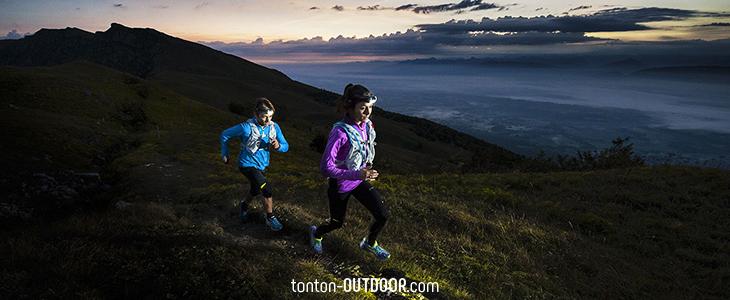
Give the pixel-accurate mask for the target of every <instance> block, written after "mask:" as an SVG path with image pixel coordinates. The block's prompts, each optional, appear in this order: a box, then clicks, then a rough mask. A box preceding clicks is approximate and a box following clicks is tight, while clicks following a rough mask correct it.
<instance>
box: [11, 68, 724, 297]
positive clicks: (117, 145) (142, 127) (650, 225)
mask: <svg viewBox="0 0 730 300" xmlns="http://www.w3.org/2000/svg"><path fill="white" fill-rule="evenodd" d="M219 80H220V79H217V80H215V81H211V82H219ZM193 81H195V80H193ZM190 84H192V82H191V83H190ZM181 86H182V85H181ZM200 86H201V87H195V88H191V90H190V91H187V92H178V89H176V88H172V87H171V86H170V85H169V84H168V83H165V82H161V80H157V79H150V80H147V79H143V78H140V77H136V76H133V75H129V74H126V73H121V72H119V71H115V70H112V69H109V68H106V67H102V66H99V65H97V64H93V63H83V62H80V63H71V64H65V65H60V66H54V67H32V68H29V67H1V68H0V122H2V126H3V131H4V137H5V138H4V139H3V140H4V141H6V142H4V143H2V146H0V147H1V148H0V154H2V155H3V161H2V170H3V171H2V173H0V175H2V176H1V177H0V185H2V187H3V190H5V191H7V196H6V197H5V198H4V199H3V200H1V201H0V220H1V222H0V225H2V228H3V230H2V231H1V232H0V265H2V266H3V268H2V269H0V297H1V298H3V299H15V298H55V297H59V298H67V297H73V298H133V297H145V298H148V297H149V298H260V299H278V298H285V299H286V298H298V297H305V298H309V297H323V298H337V299H343V298H344V299H356V298H366V299H367V298H370V299H374V298H376V297H390V298H398V297H401V296H407V297H411V298H418V297H426V298H434V299H436V298H464V299H484V298H496V299H504V298H667V297H668V298H716V299H725V298H728V297H730V290H729V289H728V286H730V285H728V280H730V268H728V267H729V266H728V264H729V263H730V258H729V257H728V253H730V251H728V250H729V249H728V241H730V233H728V230H727V228H730V226H728V225H730V224H728V222H730V221H728V220H730V176H728V175H730V174H728V172H727V171H720V170H712V169H697V168H686V167H644V168H633V169H619V170H607V171H595V172H561V173H540V174H533V173H507V174H459V173H453V172H451V173H442V174H429V173H420V172H419V173H416V172H408V168H411V167H409V166H412V163H411V161H412V160H414V159H420V157H416V158H408V159H406V158H403V160H405V162H401V158H402V157H405V156H412V155H415V154H412V153H405V154H400V156H395V157H393V156H389V155H384V154H382V153H388V151H391V152H390V153H394V155H395V154H397V153H399V151H402V149H400V148H398V147H397V144H395V145H393V146H391V147H393V148H391V149H390V150H388V149H387V148H388V143H383V145H379V147H381V146H383V148H385V149H384V150H383V151H382V152H379V155H381V156H379V157H378V159H377V160H376V167H379V166H381V165H383V164H386V163H391V164H394V166H391V167H390V168H391V169H398V170H400V172H383V173H384V174H383V175H382V176H381V178H380V179H379V180H378V181H376V182H375V185H376V186H377V187H378V188H379V189H380V190H381V191H382V193H383V196H384V198H385V199H386V200H385V201H386V203H387V204H388V205H389V207H390V210H391V215H392V217H391V219H390V220H389V224H388V225H387V226H386V229H385V231H384V233H383V235H382V237H381V241H380V242H381V243H382V244H383V245H384V246H385V247H387V248H388V249H389V250H390V251H391V252H392V254H393V256H392V259H391V260H389V261H387V262H378V261H375V260H374V259H373V258H372V257H370V256H366V255H365V254H363V253H361V252H360V250H359V249H358V248H357V242H358V241H359V240H360V239H361V238H362V236H363V235H364V234H365V232H366V228H367V224H368V222H369V216H368V215H367V213H366V212H365V211H364V210H363V209H362V208H361V207H360V206H359V204H356V203H355V202H354V201H353V202H352V204H351V205H350V211H349V213H350V214H349V215H348V220H347V221H346V225H345V227H344V228H343V229H341V230H339V231H336V232H335V233H333V234H331V235H329V236H327V237H326V238H325V240H324V246H325V254H324V255H321V256H317V255H313V254H311V252H310V251H309V249H308V243H307V241H306V233H305V232H306V227H307V226H308V225H309V224H312V223H320V222H322V221H324V219H325V218H326V217H327V202H326V201H327V200H326V186H325V181H324V179H323V178H322V177H321V176H320V175H319V174H318V171H317V168H316V166H317V162H318V160H319V153H317V152H316V151H315V150H313V149H311V148H310V147H309V144H310V142H311V140H312V139H313V138H314V137H316V135H317V134H318V132H317V130H313V129H312V128H313V126H312V125H311V124H310V123H308V121H307V120H308V119H306V118H300V117H299V116H296V117H293V116H295V115H294V114H293V113H292V116H287V117H286V119H285V120H284V121H282V122H281V126H282V128H283V129H284V132H285V134H286V136H287V139H288V140H289V141H290V144H291V150H290V152H289V153H286V154H275V155H273V156H272V159H273V162H272V167H271V168H270V169H269V170H268V174H269V177H270V179H271V181H272V182H273V184H274V189H275V206H276V213H277V214H278V215H280V216H281V217H282V219H283V222H284V224H285V226H286V228H285V230H284V231H283V232H280V233H276V234H273V233H270V232H269V231H268V230H266V229H265V225H264V224H263V220H262V219H261V218H260V217H259V218H255V220H254V221H253V222H251V223H248V224H243V225H241V224H239V223H238V220H237V218H236V208H235V203H236V202H237V201H238V200H239V199H240V198H241V197H242V196H243V193H244V192H245V191H246V190H247V189H248V185H247V184H246V183H245V182H246V181H245V179H244V178H243V176H242V175H240V174H239V173H238V171H237V170H236V169H235V167H234V166H231V165H224V164H222V163H221V162H220V159H219V148H218V142H217V136H218V133H219V132H220V131H221V130H222V129H224V128H226V127H227V126H230V125H232V124H235V122H238V121H241V120H242V118H241V117H239V116H236V115H234V114H232V113H230V112H228V111H226V110H225V109H221V108H216V107H214V106H211V105H208V104H205V103H201V102H199V101H196V99H194V98H195V97H193V94H194V93H193V90H199V89H202V88H204V86H203V85H200ZM212 90H217V88H212ZM242 91H246V90H245V89H243V90H242ZM232 92H233V91H232ZM281 93H282V94H281V96H282V97H283V96H285V95H286V94H285V93H284V92H281ZM246 96H248V95H246ZM244 98H245V97H244ZM272 98H275V97H272ZM323 103H324V102H323ZM307 104H308V105H314V104H310V103H307ZM286 106H288V107H287V110H288V111H290V112H294V111H300V110H301V109H302V108H301V107H298V106H296V105H294V104H289V103H287V104H286ZM320 107H322V108H325V107H326V106H324V105H323V106H320ZM327 109H329V108H328V107H327ZM322 114H323V115H324V114H325V113H322ZM318 118H319V117H318ZM376 121H378V120H377V119H376ZM322 122H323V123H326V122H329V121H327V120H323V121H322ZM387 122H389V121H381V122H380V123H387ZM392 122H396V120H392ZM380 123H379V124H380ZM399 126H400V125H399ZM396 127H398V126H396V125H395V124H394V125H393V128H396ZM406 128H407V127H406ZM394 130H395V129H394ZM403 134H404V135H406V133H403ZM407 136H408V137H409V138H412V139H414V141H413V142H416V141H418V142H421V143H424V144H425V145H430V144H428V143H427V142H428V141H427V140H425V139H424V140H416V139H418V136H417V135H407ZM404 143H408V141H404ZM439 145H440V144H438V143H435V142H434V144H433V147H439ZM232 149H237V146H236V145H232ZM424 157H428V156H424ZM399 166H402V167H399ZM68 170H73V171H75V172H76V173H69V172H68ZM39 172H42V173H43V174H44V175H45V176H47V177H53V180H50V179H48V178H47V177H43V176H41V175H40V174H38V173H39ZM89 172H91V173H93V172H99V173H101V178H102V180H103V181H104V183H105V184H108V185H109V187H93V188H88V189H87V188H86V187H85V186H84V185H81V184H77V185H74V184H72V183H66V182H73V181H74V180H75V179H73V178H76V177H78V176H80V175H78V173H89ZM34 173H35V174H34ZM69 188H70V189H73V190H75V193H72V192H70V191H68V189H69ZM34 191H49V192H47V193H45V192H44V193H35V194H34ZM59 191H60V192H59ZM256 210H257V211H260V208H256ZM368 276H386V277H391V276H395V277H400V276H403V277H406V278H408V279H409V280H416V281H436V282H438V283H439V285H440V288H441V289H440V292H439V293H437V294H426V295H390V296H387V295H372V294H366V293H360V294H339V295H336V294H323V295H322V294H318V295H312V294H306V295H299V294H294V293H292V292H291V291H290V281H291V280H292V279H295V280H297V281H308V280H315V279H317V280H320V281H322V280H330V281H341V280H342V279H343V278H347V277H368Z"/></svg>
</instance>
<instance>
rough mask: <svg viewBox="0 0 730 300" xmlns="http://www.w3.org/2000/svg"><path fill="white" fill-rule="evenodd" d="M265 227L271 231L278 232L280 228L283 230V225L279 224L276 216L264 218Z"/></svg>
mask: <svg viewBox="0 0 730 300" xmlns="http://www.w3.org/2000/svg"><path fill="white" fill-rule="evenodd" d="M266 225H267V226H269V228H271V230H273V231H279V230H281V229H282V228H284V225H282V224H281V222H279V219H277V218H276V216H271V218H266Z"/></svg>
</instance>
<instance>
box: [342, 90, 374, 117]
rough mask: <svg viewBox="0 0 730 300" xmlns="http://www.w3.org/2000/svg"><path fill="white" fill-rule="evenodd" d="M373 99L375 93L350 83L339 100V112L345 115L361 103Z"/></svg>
mask: <svg viewBox="0 0 730 300" xmlns="http://www.w3.org/2000/svg"><path fill="white" fill-rule="evenodd" d="M372 97H373V93H372V92H370V90H368V88H366V87H365V86H363V85H360V84H352V83H348V84H347V85H346V86H345V91H344V92H342V96H340V98H338V99H337V112H338V113H342V114H344V113H345V112H347V111H348V110H350V109H352V108H354V107H355V105H357V104H358V103H359V102H367V101H369V99H370V98H372Z"/></svg>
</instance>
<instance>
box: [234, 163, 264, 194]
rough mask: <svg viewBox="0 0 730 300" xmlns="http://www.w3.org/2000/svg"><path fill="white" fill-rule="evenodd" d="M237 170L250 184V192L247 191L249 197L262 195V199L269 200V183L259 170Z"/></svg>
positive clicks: (241, 168)
mask: <svg viewBox="0 0 730 300" xmlns="http://www.w3.org/2000/svg"><path fill="white" fill-rule="evenodd" d="M238 170H239V171H241V173H243V176H246V178H247V179H248V182H249V183H250V184H251V190H249V191H248V193H249V194H250V195H251V196H256V195H258V194H263V195H264V197H266V198H271V194H272V193H271V183H269V182H268V181H267V180H266V177H265V176H264V173H263V172H261V170H259V169H256V168H253V167H239V168H238Z"/></svg>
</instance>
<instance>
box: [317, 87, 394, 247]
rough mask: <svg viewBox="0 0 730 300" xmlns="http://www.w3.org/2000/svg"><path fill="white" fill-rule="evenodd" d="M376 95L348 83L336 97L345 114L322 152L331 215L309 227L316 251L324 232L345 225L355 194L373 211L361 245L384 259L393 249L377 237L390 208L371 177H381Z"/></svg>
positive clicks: (335, 125)
mask: <svg viewBox="0 0 730 300" xmlns="http://www.w3.org/2000/svg"><path fill="white" fill-rule="evenodd" d="M375 101H377V97H375V95H373V94H372V93H371V92H370V91H369V90H368V89H367V88H366V87H364V86H362V85H359V84H357V85H353V84H348V85H347V86H346V87H345V92H344V93H343V94H342V97H340V98H339V99H338V100H337V102H338V103H337V111H338V112H340V113H343V114H344V118H343V119H342V120H340V121H339V122H337V123H335V124H334V126H333V127H332V131H331V132H330V135H329V138H328V140H327V147H326V148H325V150H324V154H323V155H322V161H321V162H320V170H321V171H322V174H323V175H324V176H326V177H329V189H328V191H327V195H328V198H329V209H330V218H329V221H328V222H327V223H326V224H322V225H320V226H311V227H310V232H309V236H310V241H311V245H312V248H313V249H314V251H315V252H316V253H322V236H324V235H325V234H327V233H328V232H330V231H333V230H335V229H338V228H340V227H342V224H343V222H344V221H345V213H346V212H347V201H348V200H349V198H350V196H355V199H357V200H358V201H359V202H360V203H362V205H363V206H365V208H366V209H367V210H368V211H370V213H371V214H372V215H373V218H374V222H373V223H372V225H371V226H370V232H369V234H368V236H366V237H365V238H363V239H362V241H361V242H360V249H362V250H365V251H367V252H370V253H373V254H374V255H375V256H376V257H377V258H378V259H381V260H385V259H388V257H390V253H388V251H386V250H385V249H383V247H381V246H380V245H379V244H378V242H377V237H378V234H379V233H380V231H381V230H382V229H383V226H385V222H386V221H387V220H388V209H387V208H386V207H385V204H384V203H383V199H382V197H381V196H380V193H379V192H378V190H376V189H375V188H374V187H373V186H372V185H371V184H370V183H369V182H368V181H370V180H375V178H377V177H378V171H376V170H374V169H372V162H373V159H374V158H375V128H374V127H373V124H372V122H371V121H370V119H369V117H370V116H371V114H372V110H373V104H375Z"/></svg>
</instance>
